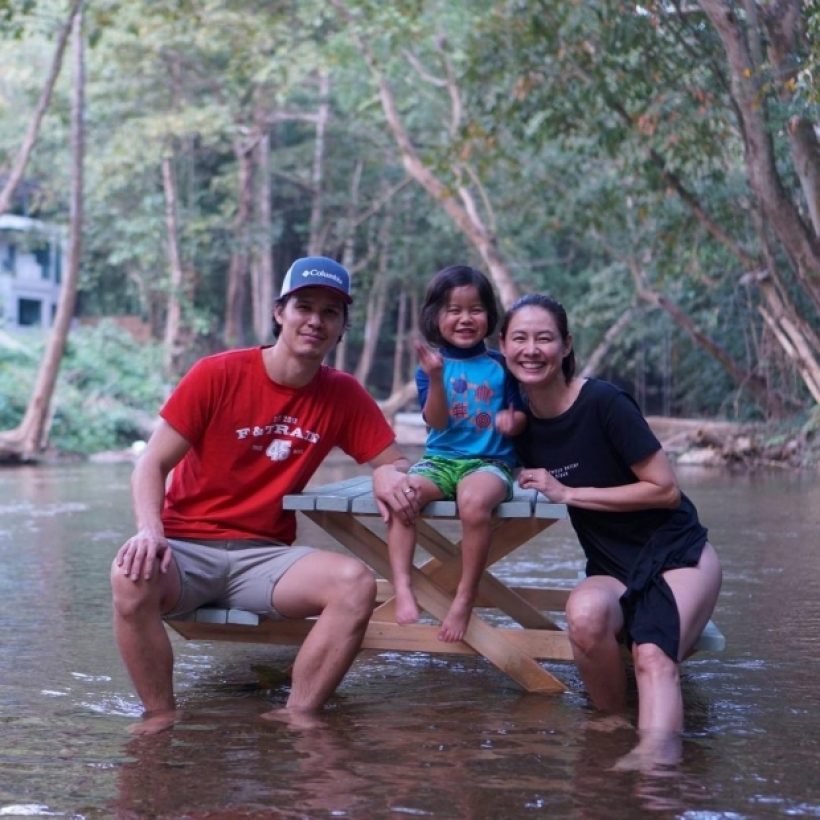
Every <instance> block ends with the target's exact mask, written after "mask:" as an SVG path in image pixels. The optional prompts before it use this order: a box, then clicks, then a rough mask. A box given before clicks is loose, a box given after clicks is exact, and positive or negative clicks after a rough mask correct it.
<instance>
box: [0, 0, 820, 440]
mask: <svg viewBox="0 0 820 820" xmlns="http://www.w3.org/2000/svg"><path fill="white" fill-rule="evenodd" d="M61 32H63V33H66V34H67V33H68V32H71V37H68V41H69V46H68V47H67V48H66V54H68V55H70V56H68V57H65V58H64V59H62V64H61V65H60V66H59V68H60V70H59V73H58V74H56V82H55V84H54V88H53V93H52V94H51V96H50V99H49V102H48V105H47V106H46V107H45V109H44V113H43V116H42V121H41V122H40V123H39V128H38V129H37V131H36V139H35V140H34V141H33V143H32V146H31V151H30V155H29V156H28V157H27V158H26V162H25V174H24V176H23V177H22V178H21V180H20V182H19V183H18V184H16V185H15V186H14V191H13V192H12V193H13V196H11V197H10V198H9V199H8V204H7V205H6V206H4V207H0V213H2V212H3V211H4V210H5V211H6V212H13V213H21V214H27V215H30V216H34V217H37V218H39V219H43V220H46V221H50V222H57V223H63V224H68V223H69V222H70V221H71V220H73V221H74V223H75V226H76V223H77V222H78V221H79V220H81V237H82V242H81V244H80V242H79V239H78V240H77V242H76V243H75V245H74V247H75V248H76V250H77V260H78V264H77V267H78V276H77V280H76V286H75V287H76V304H74V305H73V306H72V307H73V310H72V314H73V316H74V317H75V319H74V321H73V322H72V325H71V331H70V334H69V338H68V342H67V347H66V348H65V350H61V351H60V352H61V354H62V353H64V354H65V355H66V356H69V357H70V356H73V357H74V359H69V361H74V362H76V361H85V362H86V364H87V365H88V367H89V368H90V369H89V371H85V370H78V369H77V368H76V367H73V366H72V367H68V368H66V367H65V366H64V367H63V368H62V372H61V373H60V377H59V381H58V382H57V388H56V394H57V397H58V399H57V403H58V408H57V410H55V409H54V407H52V408H51V412H50V416H49V418H50V422H49V429H50V430H51V431H52V432H54V431H55V430H59V429H61V428H60V424H59V423H58V424H57V425H56V427H55V422H54V420H55V418H56V419H57V421H58V422H59V421H60V419H61V418H62V424H63V426H64V425H65V424H66V423H67V419H66V415H67V414H66V413H65V412H63V414H62V416H61V415H60V413H59V400H60V399H59V397H60V396H63V397H65V395H67V393H68V392H70V391H71V390H74V391H75V392H77V394H78V398H77V400H76V401H77V405H79V404H82V403H83V402H85V403H86V404H87V401H88V397H89V395H90V394H93V395H95V396H98V397H104V398H105V401H106V402H107V404H106V405H105V407H104V409H103V410H100V405H97V406H96V407H97V409H96V411H95V412H98V413H99V414H100V419H102V418H103V417H106V418H108V419H109V421H110V420H111V419H112V418H117V419H118V418H119V416H120V412H121V411H120V410H114V409H113V407H114V405H112V402H114V401H115V400H118V401H119V400H120V398H121V401H122V402H124V403H125V404H123V405H117V407H122V406H129V405H128V402H129V396H130V407H131V409H132V410H134V411H135V412H144V413H153V412H154V411H155V410H156V402H157V401H159V400H160V398H161V395H162V393H163V391H164V390H167V387H168V386H169V385H171V384H173V383H174V381H175V380H176V379H177V378H178V377H179V375H180V374H181V373H182V372H184V371H185V369H186V368H187V367H188V366H189V365H190V364H191V362H192V361H193V360H194V359H195V358H196V357H198V356H200V355H202V354H204V353H207V352H211V351H215V350H219V349H223V348H225V347H227V346H233V345H246V344H256V343H259V342H267V341H270V312H271V305H272V302H273V299H274V298H275V295H276V293H277V289H278V284H279V282H281V278H282V276H283V274H284V272H285V271H286V269H287V267H288V265H289V264H290V262H291V261H292V260H293V259H294V258H295V257H297V256H302V255H305V254H315V253H320V254H324V255H328V256H332V257H334V258H337V259H340V260H341V261H343V262H344V263H345V264H346V265H347V266H348V267H349V268H350V270H351V271H352V273H353V276H354V286H355V297H356V301H355V305H354V308H353V311H352V315H351V325H350V329H349V332H348V333H347V334H346V337H345V340H344V343H343V344H342V345H341V346H340V347H339V349H338V350H337V352H336V360H335V364H336V365H337V366H339V367H343V368H345V369H347V370H350V371H351V372H354V373H356V375H357V376H358V377H359V378H360V379H361V380H362V381H363V382H364V383H365V384H366V385H367V386H368V388H369V389H370V390H371V392H372V393H373V394H374V395H375V396H376V397H377V398H379V399H381V400H383V401H384V406H385V408H386V410H387V411H388V412H389V413H392V412H395V411H396V410H398V409H401V408H403V407H412V406H413V404H412V403H413V400H414V391H413V390H412V388H408V383H409V382H410V380H411V377H412V372H413V369H414V366H415V363H414V361H413V358H412V353H411V350H410V346H409V344H408V339H409V338H410V336H411V334H412V332H413V327H414V323H415V316H416V314H417V312H418V305H419V300H420V298H421V295H422V294H423V291H424V287H425V285H426V283H427V281H428V280H429V279H430V277H431V275H432V274H433V273H434V272H435V271H436V270H438V269H439V268H441V267H443V266H444V265H447V264H451V263H454V262H466V263H468V264H473V265H475V266H476V267H479V268H480V269H482V270H484V271H486V272H487V273H488V274H489V275H490V276H491V277H492V279H493V281H494V283H495V286H496V289H497V292H498V295H499V299H500V302H501V303H502V304H503V305H508V304H509V303H510V302H511V301H512V300H513V299H514V298H515V296H516V295H518V294H520V293H523V292H527V291H544V292H548V293H550V294H552V295H554V296H555V297H557V298H558V299H559V300H561V301H562V302H563V303H564V304H565V306H566V308H567V310H568V313H569V315H570V320H571V323H572V328H573V330H574V334H575V341H576V349H577V352H578V355H579V359H580V363H581V365H582V366H586V372H587V373H595V374H596V375H600V376H603V377H606V378H610V379H612V380H614V381H616V382H618V383H620V384H623V385H625V386H626V387H628V388H629V389H630V390H631V391H632V392H633V393H634V395H635V396H636V398H637V399H638V400H639V402H640V403H641V404H642V406H643V407H644V410H645V411H646V412H647V413H653V414H662V415H666V416H685V417H692V416H705V417H712V418H723V419H730V420H739V421H761V422H767V423H769V424H775V425H777V424H780V425H782V424H787V425H790V426H791V427H792V428H794V429H801V430H803V431H808V432H809V434H813V433H814V431H815V430H816V429H817V428H818V427H820V417H818V412H817V406H818V403H820V323H818V316H819V315H820V241H819V240H818V236H820V149H818V123H820V117H818V100H819V99H820V95H819V94H818V71H820V56H819V55H820V49H818V39H819V38H820V4H818V3H817V2H803V3H801V2H800V0H772V1H771V2H755V1H754V0H741V1H739V2H730V1H729V0H700V2H697V3H695V2H681V1H680V0H669V2H652V1H650V2H646V3H642V4H636V3H627V2H615V1H614V0H506V1H505V2H492V1H491V0H471V1H470V2H444V0H440V1H439V0H398V2H391V3H383V2H372V0H329V1H324V2H314V0H298V2H296V1H295V0H293V1H291V0H258V2H254V0H241V2H240V1H239V0H235V1H234V2H231V0H200V1H199V2H195V1H194V0H150V2H146V1H144V0H128V2H119V1H118V0H87V1H86V2H85V3H82V2H79V0H72V2H65V0H63V2H56V1H55V0H0V187H2V186H3V185H4V184H5V183H7V182H8V180H9V179H10V178H13V176H14V169H15V167H18V166H16V163H17V162H18V160H19V158H20V156H21V146H23V145H24V142H25V140H26V138H27V136H29V135H30V134H31V130H32V125H31V124H32V122H33V121H34V119H35V115H36V113H37V109H38V105H39V104H40V103H41V102H42V99H43V91H44V88H45V87H46V85H47V82H48V77H49V72H50V71H52V70H53V69H54V65H55V54H56V49H57V45H58V42H59V37H60V33H61ZM72 37H73V39H74V45H73V49H74V50H73V52H72V51H71V38H72ZM80 92H81V93H80ZM80 128H81V129H82V130H81V132H79V131H78V129H80ZM27 129H28V130H27ZM78 133H82V141H78V138H77V134H78ZM80 148H81V149H82V150H81V151H80ZM79 167H81V168H82V171H83V174H82V176H81V178H80V179H79V180H78V178H77V171H78V168H79ZM6 188H8V185H6ZM72 197H74V198H73V199H72ZM79 202H81V203H82V208H79V207H78V203H79ZM0 204H3V203H2V199H0ZM79 235H80V234H77V236H79ZM103 317H109V318H111V317H114V318H118V319H119V317H137V318H138V319H139V320H140V321H141V323H142V327H143V328H144V329H145V331H146V336H145V337H144V338H142V339H141V340H139V341H138V342H135V343H133V345H132V342H130V341H127V340H124V339H123V338H122V335H121V334H120V335H119V336H118V335H117V333H118V332H117V331H116V329H115V326H114V325H112V324H111V323H110V322H103V324H102V325H99V320H100V319H101V318H103ZM120 321H122V320H121V319H120ZM91 324H97V327H95V328H93V329H88V328H85V327H84V326H85V325H89V326H90V325H91ZM78 325H79V326H78ZM2 332H3V329H2V328H0V333H2ZM83 334H85V335H83ZM4 338H6V339H7V341H6V343H5V344H0V367H2V368H3V370H2V372H0V426H3V427H5V428H8V427H11V426H13V425H14V424H18V423H19V420H20V417H22V415H23V413H24V412H25V411H26V407H27V402H28V403H29V407H30V404H31V402H30V399H29V395H28V394H27V393H25V392H24V391H21V387H20V385H21V384H22V385H23V387H24V388H29V387H30V389H31V390H34V391H36V389H37V388H36V380H35V378H34V374H35V373H36V370H37V360H38V357H39V355H40V352H41V350H44V349H45V348H42V347H38V346H37V341H36V339H35V337H31V336H29V337H28V338H29V339H30V340H31V344H28V343H24V344H23V345H22V346H20V345H15V344H12V343H11V342H9V341H8V339H9V338H11V337H9V336H8V334H6V335H5V337H4ZM129 338H130V337H129ZM14 339H16V340H18V341H19V339H20V337H19V335H15V336H14ZM115 340H116V341H115ZM131 345H132V346H131ZM86 350H87V351H88V353H85V352H83V351H86ZM118 350H120V351H125V352H126V353H127V356H120V355H119V354H118V353H116V351H118ZM95 357H96V362H95ZM59 358H62V356H60V357H59ZM129 360H130V361H133V362H135V364H134V365H133V367H132V370H133V372H132V373H129V363H128V362H129ZM137 360H139V362H140V363H139V365H137V364H136V362H137ZM95 366H96V367H97V368H98V369H105V370H107V371H108V372H107V375H106V376H105V377H104V378H103V377H101V376H99V375H94V376H91V375H89V373H90V372H92V371H93V369H94V367H95ZM119 367H121V368H122V370H119V369H118V368H119ZM134 372H139V373H141V374H144V376H141V377H140V378H139V379H137V380H136V382H135V380H134V379H133V373H134ZM81 373H82V375H80V374H81ZM72 379H73V380H74V381H72ZM90 382H93V384H94V388H93V390H90V389H89V387H88V384H89V383H90ZM121 394H122V395H121ZM80 396H81V397H82V398H79V397H80ZM63 401H64V404H63V406H64V407H65V399H63ZM75 406H76V405H75ZM105 408H107V409H105ZM55 413H56V415H55ZM123 415H124V416H127V415H128V413H124V412H123ZM100 424H101V425H102V421H100ZM85 426H86V427H87V426H88V425H85ZM103 426H106V425H103ZM108 426H110V425H108ZM132 427H133V425H131V426H129V423H126V422H122V423H118V424H114V428H115V432H114V433H113V434H112V435H113V436H114V439H117V436H119V437H120V439H122V440H125V439H127V437H128V436H129V435H131V436H133V434H134V430H133V429H132ZM45 438H46V437H45V436H44V435H42V434H41V435H39V436H38V442H40V443H45ZM10 440H11V439H9V441H10ZM105 440H106V441H108V439H105ZM97 443H98V444H99V443H100V442H99V441H98V442H97ZM71 446H72V447H74V446H76V448H77V449H79V450H83V449H89V448H93V445H91V444H89V443H86V444H84V445H75V444H72V445H71Z"/></svg>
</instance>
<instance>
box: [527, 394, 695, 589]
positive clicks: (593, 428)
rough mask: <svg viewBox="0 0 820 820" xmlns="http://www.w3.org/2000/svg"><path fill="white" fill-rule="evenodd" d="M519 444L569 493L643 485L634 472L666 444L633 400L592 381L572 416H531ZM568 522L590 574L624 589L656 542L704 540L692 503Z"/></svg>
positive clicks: (593, 513)
mask: <svg viewBox="0 0 820 820" xmlns="http://www.w3.org/2000/svg"><path fill="white" fill-rule="evenodd" d="M527 415H528V420H527V428H526V430H525V431H524V433H523V434H522V435H520V436H519V437H518V438H517V439H516V441H515V444H516V450H517V452H518V455H519V457H520V459H521V462H522V464H524V465H525V466H526V467H546V469H547V470H549V472H550V473H552V475H553V476H555V478H557V479H558V480H559V481H560V482H561V483H562V484H566V485H567V486H569V487H616V486H620V485H624V484H632V483H635V482H636V481H637V478H636V477H635V475H634V474H633V472H632V470H631V469H630V465H632V464H636V463H637V462H639V461H643V460H644V459H645V458H648V457H649V456H651V455H652V454H653V453H654V452H656V451H657V450H660V448H661V445H660V442H659V441H658V439H657V438H656V437H655V435H654V433H653V432H652V430H651V429H650V428H649V425H648V424H647V422H646V419H644V417H643V415H642V414H641V411H640V409H639V408H638V405H637V404H636V403H635V401H634V400H633V399H632V397H631V396H629V394H627V393H625V392H624V391H623V390H620V389H619V388H617V387H615V386H614V385H612V384H610V383H609V382H605V381H601V380H599V379H587V380H586V382H584V384H583V385H582V387H581V391H580V393H579V394H578V398H577V399H576V400H575V402H574V403H573V405H572V407H570V408H569V409H568V410H567V411H566V412H564V413H562V414H561V415H560V416H556V417H555V418H550V419H539V418H536V417H535V416H533V415H532V412H531V411H528V413H527ZM569 515H570V520H571V521H572V525H573V527H574V529H575V531H576V533H577V535H578V540H579V541H580V542H581V546H582V547H583V548H584V552H585V553H586V556H587V561H588V564H587V574H588V575H601V574H605V575H613V576H614V577H616V578H618V579H619V580H621V581H623V582H624V583H626V580H627V577H628V575H629V572H630V570H631V569H632V568H633V565H634V563H635V560H636V558H637V557H638V554H639V552H640V551H641V550H642V549H643V547H644V546H646V544H647V542H648V541H649V540H650V538H652V536H657V535H662V536H663V538H662V540H663V541H664V542H668V541H670V540H671V541H677V540H678V539H679V538H680V537H683V538H684V539H685V540H686V541H689V539H693V538H694V539H695V540H699V541H701V543H702V542H703V541H705V540H706V531H705V530H704V529H703V527H701V526H700V523H699V522H698V518H697V512H696V510H695V508H694V506H693V505H692V503H691V501H689V499H688V498H686V496H683V495H682V496H681V502H680V505H679V507H678V508H677V509H675V510H669V509H649V510H637V511H630V512H603V511H600V510H585V509H580V508H578V507H569Z"/></svg>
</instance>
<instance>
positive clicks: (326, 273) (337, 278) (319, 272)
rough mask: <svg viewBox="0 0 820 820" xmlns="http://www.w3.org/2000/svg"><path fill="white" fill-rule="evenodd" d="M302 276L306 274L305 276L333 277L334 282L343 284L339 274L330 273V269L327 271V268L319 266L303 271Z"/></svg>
mask: <svg viewBox="0 0 820 820" xmlns="http://www.w3.org/2000/svg"><path fill="white" fill-rule="evenodd" d="M302 276H304V277H308V276H318V277H320V278H322V279H332V280H333V281H334V282H336V283H337V284H339V285H342V284H343V282H342V279H341V277H340V276H339V275H338V274H335V273H330V272H329V271H326V270H319V269H318V268H312V269H311V270H306V271H302Z"/></svg>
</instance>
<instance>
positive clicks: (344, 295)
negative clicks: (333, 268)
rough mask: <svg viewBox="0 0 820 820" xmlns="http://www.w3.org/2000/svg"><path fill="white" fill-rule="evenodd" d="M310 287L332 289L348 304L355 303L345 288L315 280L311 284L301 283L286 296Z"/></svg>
mask: <svg viewBox="0 0 820 820" xmlns="http://www.w3.org/2000/svg"><path fill="white" fill-rule="evenodd" d="M308 288H321V289H322V290H331V291H333V293H335V294H336V295H337V296H340V297H341V298H342V299H344V300H345V302H346V303H347V304H348V305H352V304H353V297H352V296H350V294H348V293H345V292H344V291H343V290H339V288H334V287H333V285H320V284H318V283H314V282H310V283H309V284H306V285H299V287H298V288H293V289H292V290H289V291H288V292H287V293H286V294H285V296H289V295H290V294H291V293H296V292H297V291H300V290H307V289H308Z"/></svg>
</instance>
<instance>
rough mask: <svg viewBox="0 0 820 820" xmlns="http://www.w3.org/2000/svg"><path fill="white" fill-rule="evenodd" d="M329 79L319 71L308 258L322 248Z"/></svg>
mask: <svg viewBox="0 0 820 820" xmlns="http://www.w3.org/2000/svg"><path fill="white" fill-rule="evenodd" d="M329 98H330V77H329V75H328V73H327V71H326V70H325V69H320V71H319V109H318V111H317V112H316V141H315V142H314V144H313V172H312V174H311V181H312V186H313V202H312V204H311V208H310V234H309V237H308V256H319V255H320V254H321V253H322V252H323V248H322V244H323V243H322V206H323V204H324V190H323V189H324V184H325V181H324V170H325V134H326V132H327V121H328V116H329V112H330V105H329V103H328V99H329Z"/></svg>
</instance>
